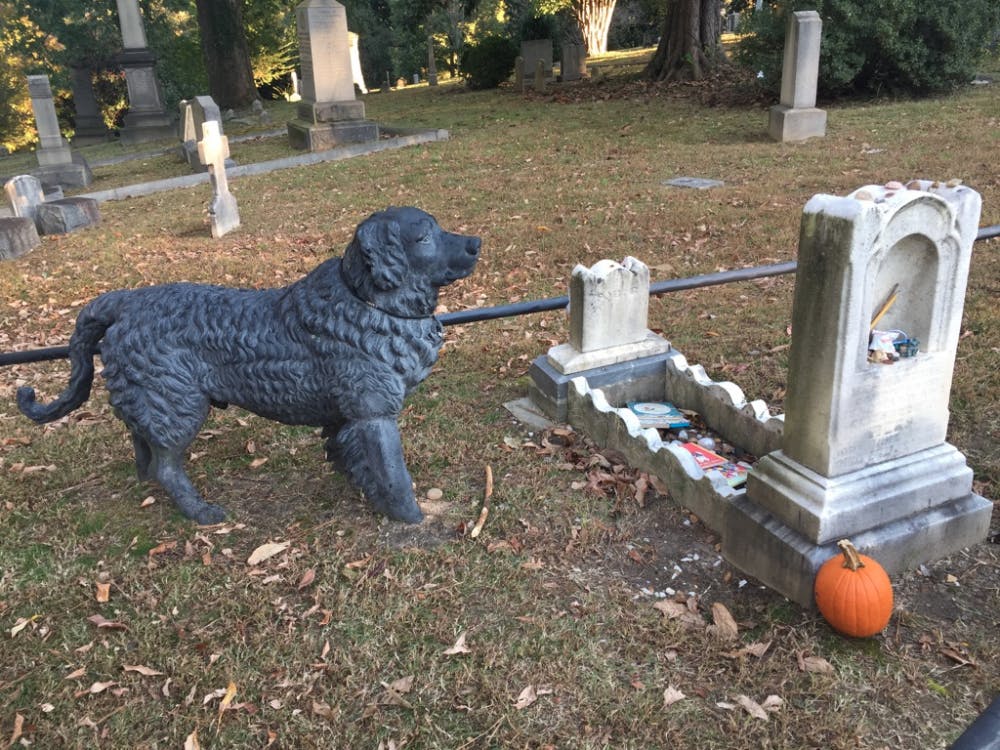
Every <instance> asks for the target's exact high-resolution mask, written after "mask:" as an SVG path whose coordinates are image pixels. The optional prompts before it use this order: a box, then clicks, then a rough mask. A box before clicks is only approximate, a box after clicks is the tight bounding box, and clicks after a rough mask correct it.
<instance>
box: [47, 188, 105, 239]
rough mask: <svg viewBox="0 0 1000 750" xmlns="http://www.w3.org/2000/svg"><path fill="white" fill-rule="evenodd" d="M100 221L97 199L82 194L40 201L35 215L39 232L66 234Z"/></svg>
mask: <svg viewBox="0 0 1000 750" xmlns="http://www.w3.org/2000/svg"><path fill="white" fill-rule="evenodd" d="M100 222H101V213H100V210H99V209H98V207H97V201H96V200H95V199H93V198H84V197H82V196H78V197H71V198H60V199H59V200H55V201H49V202H47V203H42V204H41V205H40V206H39V207H38V213H37V215H36V217H35V224H36V226H37V227H38V232H39V234H67V233H69V232H73V231H76V230H77V229H85V228H86V227H92V226H95V225H97V224H100Z"/></svg>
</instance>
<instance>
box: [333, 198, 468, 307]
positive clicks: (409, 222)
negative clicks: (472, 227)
mask: <svg viewBox="0 0 1000 750" xmlns="http://www.w3.org/2000/svg"><path fill="white" fill-rule="evenodd" d="M479 246H480V240H479V238H478V237H467V236H465V235H461V234H453V233H452V232H446V231H445V230H443V229H442V228H441V227H440V225H438V223H437V221H436V220H435V219H434V217H433V216H431V215H430V214H429V213H427V212H426V211H421V210H420V209H419V208H413V207H402V208H387V209H386V210H385V211H379V212H378V213H375V214H372V215H371V216H369V217H368V218H367V219H365V220H364V221H363V222H361V224H359V225H358V228H357V229H356V230H355V232H354V239H353V240H351V243H350V244H349V245H348V246H347V250H345V251H344V260H343V262H342V265H341V268H342V270H343V274H344V279H345V281H346V282H347V284H348V285H349V286H350V287H351V291H352V292H354V294H356V295H357V296H358V297H360V298H361V299H362V300H363V301H365V302H367V303H369V304H371V305H373V306H374V307H376V308H378V309H380V310H383V311H385V312H387V313H389V314H391V315H398V316H401V317H406V318H418V317H425V316H427V315H431V314H433V312H434V308H435V307H437V298H438V290H439V289H440V288H441V287H443V286H446V285H447V284H450V283H451V282H453V281H457V280H458V279H461V278H464V277H466V276H468V275H469V274H470V273H472V269H473V268H475V265H476V261H477V260H478V259H479Z"/></svg>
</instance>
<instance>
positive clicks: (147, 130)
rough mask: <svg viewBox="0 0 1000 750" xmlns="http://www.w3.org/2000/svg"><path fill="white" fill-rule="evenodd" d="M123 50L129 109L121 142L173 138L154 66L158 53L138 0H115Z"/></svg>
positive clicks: (122, 130) (122, 64)
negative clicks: (148, 37) (148, 36)
mask: <svg viewBox="0 0 1000 750" xmlns="http://www.w3.org/2000/svg"><path fill="white" fill-rule="evenodd" d="M116 2H117V5H118V23H119V25H120V26H121V30H122V45H123V47H124V51H123V52H122V54H121V55H119V56H118V62H119V64H120V65H121V66H122V69H123V70H124V71H125V85H126V87H127V88H128V112H127V113H126V115H125V124H124V127H122V129H121V131H120V136H121V140H122V143H144V142H146V141H154V140H159V139H161V138H170V137H171V136H172V135H173V131H174V124H173V120H172V119H171V117H170V115H168V114H167V111H166V108H165V107H164V106H163V95H162V94H161V93H160V84H159V81H157V80H156V72H155V70H154V68H153V66H154V64H155V63H156V56H155V55H154V54H153V53H152V52H151V51H150V50H149V47H148V46H147V44H146V29H145V28H144V27H143V24H142V14H141V12H140V11H139V3H138V0H116Z"/></svg>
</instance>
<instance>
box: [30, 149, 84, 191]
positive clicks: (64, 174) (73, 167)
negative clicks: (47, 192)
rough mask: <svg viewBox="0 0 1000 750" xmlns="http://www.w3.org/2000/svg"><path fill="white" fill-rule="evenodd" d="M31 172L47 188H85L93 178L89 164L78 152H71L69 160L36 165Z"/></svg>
mask: <svg viewBox="0 0 1000 750" xmlns="http://www.w3.org/2000/svg"><path fill="white" fill-rule="evenodd" d="M31 174H32V175H34V176H35V177H37V178H38V181H39V182H41V183H42V185H43V186H44V187H45V188H47V189H51V188H54V187H57V186H62V187H71V188H85V187H88V186H89V185H90V183H91V182H92V181H93V179H94V175H93V174H92V173H91V171H90V166H89V165H88V164H87V162H86V161H85V160H84V159H83V157H82V156H80V155H79V154H73V161H71V162H67V163H64V164H48V165H46V166H39V167H36V168H35V169H32V170H31Z"/></svg>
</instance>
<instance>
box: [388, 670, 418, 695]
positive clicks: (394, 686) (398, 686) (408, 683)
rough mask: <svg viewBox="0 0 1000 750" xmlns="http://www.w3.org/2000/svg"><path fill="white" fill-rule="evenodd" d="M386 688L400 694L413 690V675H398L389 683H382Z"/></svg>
mask: <svg viewBox="0 0 1000 750" xmlns="http://www.w3.org/2000/svg"><path fill="white" fill-rule="evenodd" d="M383 684H384V683H383ZM384 686H385V687H386V688H387V689H388V690H392V691H393V692H394V693H399V694H400V695H406V694H407V693H408V692H410V691H411V690H413V675H412V674H411V675H407V676H406V677H400V678H399V679H398V680H396V681H394V682H392V683H390V684H389V685H384Z"/></svg>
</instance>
